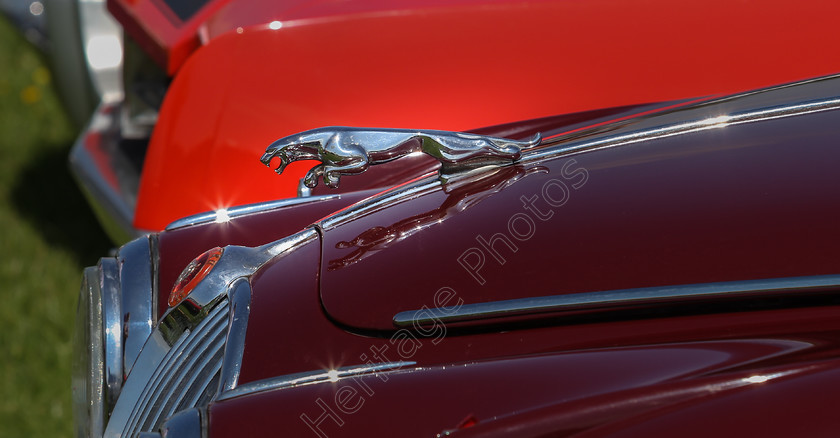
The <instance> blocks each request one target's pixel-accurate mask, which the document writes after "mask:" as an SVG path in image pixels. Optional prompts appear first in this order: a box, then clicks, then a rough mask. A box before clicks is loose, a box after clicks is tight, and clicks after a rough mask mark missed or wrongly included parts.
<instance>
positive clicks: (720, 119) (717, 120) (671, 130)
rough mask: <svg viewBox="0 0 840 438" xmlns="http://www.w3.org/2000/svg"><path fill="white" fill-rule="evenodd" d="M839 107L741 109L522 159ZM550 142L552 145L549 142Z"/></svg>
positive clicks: (832, 102)
mask: <svg viewBox="0 0 840 438" xmlns="http://www.w3.org/2000/svg"><path fill="white" fill-rule="evenodd" d="M838 108H840V98H831V99H820V100H813V101H809V102H805V103H800V104H794V105H778V106H773V107H767V108H763V109H760V110H755V111H742V112H736V113H732V114H729V115H720V116H717V117H710V118H705V119H700V120H694V121H691V122H686V123H678V124H673V125H663V126H657V127H654V128H650V129H642V130H638V131H633V132H629V133H626V134H620V135H616V136H610V137H606V138H600V139H598V140H594V141H582V142H571V143H567V144H561V145H559V146H555V147H551V146H549V147H547V148H540V149H537V150H530V151H524V152H523V155H522V159H521V160H520V162H522V163H528V162H532V161H539V160H545V159H549V158H555V157H558V156H563V155H568V154H573V153H579V152H588V151H595V150H600V149H608V148H613V147H618V146H625V145H628V144H633V143H639V142H642V141H648V140H655V139H660V138H666V137H672V136H675V135H681V134H688V133H692V132H699V131H705V130H708V129H717V128H724V127H727V126H732V125H741V124H745V123H752V122H762V121H766V120H773V119H779V118H785V117H793V116H799V115H805V114H811V113H816V112H822V111H831V110H836V109H838ZM549 144H551V143H550V142H549Z"/></svg>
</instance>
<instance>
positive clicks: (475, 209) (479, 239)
mask: <svg viewBox="0 0 840 438" xmlns="http://www.w3.org/2000/svg"><path fill="white" fill-rule="evenodd" d="M829 82H830V84H823V87H824V88H823V89H821V90H822V91H820V92H834V93H837V94H840V89H838V87H837V85H836V83H837V82H840V81H837V80H835V81H829ZM815 90H816V89H815ZM815 92H816V91H812V93H815ZM780 95H781V96H780ZM786 96H787V95H786V94H785V92H784V91H782V92H778V93H766V94H764V95H757V96H748V97H745V98H742V99H740V100H734V101H733V100H726V101H723V102H721V103H719V104H703V105H700V106H698V107H695V108H694V109H679V110H677V111H675V112H673V113H665V114H663V115H660V116H658V117H657V118H656V119H652V120H654V121H650V120H648V121H646V120H640V121H637V122H635V123H630V124H629V125H628V126H625V127H624V129H625V130H630V129H634V128H635V127H636V126H635V125H636V124H639V125H641V124H643V123H648V124H652V125H658V124H659V122H658V120H659V119H660V118H661V119H662V123H663V124H664V123H667V122H668V121H669V119H671V120H673V118H674V117H679V118H682V119H684V120H695V119H705V118H711V117H716V116H719V115H721V114H730V113H731V112H732V111H744V110H746V109H748V108H751V107H757V108H763V107H765V106H767V105H778V104H780V103H783V102H788V103H790V102H791V101H793V102H796V99H799V97H797V98H796V99H793V100H791V98H790V97H786ZM838 124H840V111H830V112H824V113H816V114H810V115H804V116H797V117H787V118H782V119H774V120H767V121H760V122H754V123H746V124H741V125H734V126H728V127H725V128H718V129H714V130H710V131H704V132H699V133H698V132H694V133H688V134H684V135H676V136H671V137H667V138H661V139H656V140H652V141H647V142H643V143H637V144H631V145H627V146H622V147H618V148H612V149H603V150H597V151H591V152H585V153H581V154H575V155H573V156H570V157H563V158H559V159H555V160H551V161H547V162H539V163H533V164H523V165H517V166H512V167H508V168H503V169H500V170H499V171H498V173H497V174H496V175H493V176H488V177H486V178H485V179H483V180H480V181H478V182H475V183H472V184H467V185H462V186H460V187H457V188H453V189H447V188H445V187H444V188H443V189H442V190H436V191H433V192H431V193H429V194H426V195H422V196H418V197H416V198H415V199H412V200H411V201H409V202H402V203H399V204H397V205H391V206H389V207H388V208H387V209H382V210H380V211H376V212H373V213H370V214H367V215H365V216H364V217H359V218H358V219H356V220H353V221H352V222H350V223H347V224H346V225H342V226H339V227H337V228H335V229H330V230H327V231H326V232H325V233H324V235H323V240H324V243H323V248H324V249H323V251H324V254H323V264H322V266H321V274H320V275H321V277H320V280H321V297H322V299H323V305H324V308H325V310H326V312H327V313H328V314H329V315H330V317H331V318H334V319H335V320H336V322H337V323H339V324H344V325H347V326H351V327H357V328H361V329H372V330H389V329H393V323H392V318H393V316H394V315H396V314H397V313H398V312H401V311H407V310H418V309H421V308H423V307H424V306H426V307H440V306H438V305H436V303H435V302H434V296H435V293H436V292H437V291H438V290H440V289H441V288H450V289H451V290H453V291H454V293H456V294H457V297H458V298H459V299H461V300H463V302H466V303H480V302H486V301H498V300H508V299H514V298H522V297H533V296H550V295H559V294H571V293H581V292H591V291H602V290H615V289H628V288H641V287H652V286H667V285H681V284H695V283H708V282H722V281H737V280H751V279H763V278H777V277H797V276H808V275H824V274H834V273H837V272H838V271H837V270H838V267H837V258H836V256H835V254H836V248H835V242H837V241H840V227H837V224H838V223H840V203H838V202H836V200H837V199H840V172H838V171H837V164H838V163H840V148H838V147H837V145H838V135H837V130H836V126H838ZM616 129H617V128H616ZM616 132H621V131H620V130H616ZM592 138H593V139H594V138H597V137H595V136H592ZM462 209H463V210H462ZM396 236H400V237H396ZM491 247H492V248H491ZM481 264H483V266H481V267H480V269H479V265H481ZM374 279H375V280H374Z"/></svg>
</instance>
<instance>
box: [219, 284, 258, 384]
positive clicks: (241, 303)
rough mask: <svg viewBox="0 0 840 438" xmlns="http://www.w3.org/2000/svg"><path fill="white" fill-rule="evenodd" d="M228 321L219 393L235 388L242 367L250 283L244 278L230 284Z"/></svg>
mask: <svg viewBox="0 0 840 438" xmlns="http://www.w3.org/2000/svg"><path fill="white" fill-rule="evenodd" d="M228 299H229V300H230V322H229V324H228V326H229V327H230V330H229V331H228V335H227V340H226V341H225V355H224V359H222V375H221V379H220V380H219V393H223V392H225V391H230V390H232V389H234V388H236V385H237V383H238V381H239V370H240V368H241V367H242V354H243V352H244V350H245V332H246V330H247V328H248V317H249V316H250V313H251V285H250V283H248V280H247V279H246V278H240V279H238V280H236V281H234V282H233V284H231V285H230V288H229V292H228Z"/></svg>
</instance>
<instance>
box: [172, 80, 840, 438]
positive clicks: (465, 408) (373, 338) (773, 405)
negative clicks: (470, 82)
mask: <svg viewBox="0 0 840 438" xmlns="http://www.w3.org/2000/svg"><path fill="white" fill-rule="evenodd" d="M827 96H840V79H830V80H824V81H818V82H814V83H811V84H806V85H800V86H797V87H793V88H783V89H779V90H776V91H770V92H765V93H758V94H752V95H747V96H742V97H739V98H736V99H725V100H721V101H718V102H710V103H702V104H698V105H696V106H694V107H691V108H680V109H677V110H673V111H666V112H662V113H658V114H652V115H649V116H647V117H643V118H640V119H632V120H623V121H621V122H618V123H616V124H612V125H599V126H597V127H596V128H594V129H592V130H579V131H575V132H574V133H572V134H570V135H560V136H557V137H554V138H553V139H552V140H549V141H548V145H546V147H550V146H551V145H552V144H555V143H556V144H561V143H562V142H565V141H571V140H570V139H571V138H575V139H582V138H587V139H590V140H591V139H595V138H599V136H604V135H614V134H617V133H621V132H629V131H632V130H634V129H641V128H643V127H655V126H660V125H667V124H669V123H674V122H679V121H685V120H694V119H696V118H701V119H702V118H704V117H718V116H720V115H725V114H731V113H733V112H734V113H737V112H741V111H749V110H751V109H755V108H766V107H768V106H778V105H790V104H794V103H801V102H808V101H813V100H814V99H817V98H825V97H827ZM838 123H840V110H832V111H826V112H817V113H812V114H806V115H798V116H795V117H786V118H779V119H774V120H765V121H758V122H753V123H745V124H740V125H730V126H726V127H722V128H716V129H708V130H703V131H697V132H692V133H688V134H682V135H675V136H671V137H665V138H659V139H655V140H649V141H646V142H642V143H635V144H629V145H625V146H621V147H616V148H611V149H602V150H594V151H589V152H584V153H579V154H575V155H574V156H565V157H561V158H556V159H552V160H547V161H542V162H536V163H527V164H520V165H516V166H508V167H504V168H500V169H498V170H497V171H496V172H489V171H488V172H487V174H485V177H484V178H481V179H478V180H476V181H474V182H472V183H462V184H459V185H455V186H451V187H445V186H443V185H442V184H440V183H438V186H437V187H436V188H435V189H434V190H431V192H430V193H428V194H424V195H422V196H416V197H413V198H410V199H406V200H404V201H402V202H399V203H396V204H392V205H390V206H389V207H388V208H386V209H383V210H379V211H374V212H373V213H370V214H367V215H364V216H358V217H356V218H355V220H353V221H351V222H349V223H346V224H343V225H340V226H337V227H334V228H330V227H328V226H326V225H324V224H328V221H326V222H322V223H321V224H320V225H318V227H319V231H320V234H319V238H318V239H315V240H313V241H310V242H309V243H307V244H304V245H302V246H301V247H299V248H298V249H296V250H295V251H292V252H290V253H288V254H286V255H284V256H281V257H278V258H276V259H275V260H273V261H272V262H271V263H269V264H268V265H266V266H264V267H263V268H262V269H261V270H260V271H258V272H257V273H256V274H255V275H254V276H253V277H252V279H251V284H252V288H253V291H252V300H251V306H250V317H249V320H248V329H247V337H246V343H245V349H244V354H243V358H242V368H241V374H240V376H239V384H240V385H247V384H249V383H253V382H256V381H260V380H263V379H269V378H273V377H277V376H284V375H288V374H293V373H300V372H313V371H315V372H318V371H327V370H331V369H336V368H340V367H347V366H359V365H364V364H368V363H374V364H375V363H382V362H397V361H410V362H412V363H411V364H406V365H404V366H402V367H400V368H399V369H397V370H394V371H389V372H384V373H381V374H378V375H373V374H369V375H365V376H362V377H356V378H345V379H342V380H338V381H337V382H323V383H316V384H308V385H300V386H297V387H292V388H286V389H282V390H274V391H268V392H264V393H259V394H252V395H248V396H243V397H239V398H233V399H228V400H222V401H219V402H216V403H213V404H211V406H210V407H209V411H208V414H209V428H210V434H209V435H210V436H211V437H228V436H242V435H275V434H277V433H284V434H287V435H289V436H377V435H379V436H424V437H428V436H435V434H438V433H441V432H444V431H452V430H454V429H456V428H458V427H459V425H462V426H463V425H469V427H466V428H463V429H460V430H457V431H455V432H453V436H465V437H473V436H487V437H500V436H546V435H548V436H556V435H569V434H581V435H583V436H586V435H587V434H589V435H590V436H601V435H611V436H612V435H621V434H632V435H634V436H639V435H653V436H658V435H673V434H675V433H676V432H679V433H682V434H685V433H686V428H687V427H688V428H691V430H689V431H688V433H690V434H695V435H697V436H699V435H700V434H701V433H713V432H720V431H724V432H727V433H729V434H748V433H752V432H755V431H760V432H765V433H773V432H775V431H779V432H783V433H791V434H794V433H796V432H802V431H805V432H807V433H806V434H807V435H814V434H815V433H816V434H818V433H820V432H824V431H830V432H834V431H835V430H836V428H835V427H834V426H835V425H834V422H833V421H832V420H831V419H832V418H834V417H832V416H831V415H832V414H831V412H830V411H829V410H828V409H827V408H826V406H827V405H830V401H833V400H835V396H834V395H833V394H831V396H830V397H832V398H830V399H829V403H828V404H826V403H825V402H824V401H823V399H822V395H821V394H823V393H824V391H823V389H824V388H826V387H831V386H832V385H835V384H836V383H837V380H838V378H840V377H839V376H840V367H838V365H840V360H838V357H840V343H838V341H837V340H838V339H840V300H838V299H837V298H836V297H835V296H833V295H832V294H831V293H822V294H812V295H805V294H797V293H792V294H789V295H788V296H785V297H776V296H768V297H758V298H755V297H753V298H750V299H741V300H728V301H703V302H695V303H688V304H679V305H670V306H662V307H658V308H653V309H643V310H640V309H631V310H626V309H625V310H620V311H613V312H605V313H603V314H583V315H575V314H572V315H567V314H546V315H540V316H539V317H530V316H526V317H522V318H519V319H517V320H501V319H500V320H491V321H485V322H480V323H474V324H471V325H457V324H449V325H444V324H442V323H440V324H433V325H431V326H428V327H411V328H408V329H398V328H397V327H395V326H394V325H393V323H392V322H391V318H392V317H393V316H394V314H395V313H396V312H398V311H402V310H411V309H420V308H422V307H423V306H428V307H436V306H439V305H441V304H446V303H441V302H439V301H438V302H436V299H435V292H436V291H437V290H439V289H440V288H441V287H442V286H448V287H451V288H452V289H453V290H454V291H455V292H456V294H455V295H453V296H452V297H453V298H454V299H458V300H463V301H462V302H464V303H475V302H484V301H490V300H498V299H510V298H522V297H527V296H541V295H554V294H561V293H576V292H586V291H596V290H605V289H625V288H630V287H643V286H654V285H671V284H687V283H702V282H713V281H726V280H747V279H756V278H773V277H788V276H800V275H818V274H837V273H838V270H837V263H836V261H837V257H836V255H835V254H836V251H835V249H834V246H835V245H834V243H835V242H837V241H838V237H840V230H838V229H837V227H836V224H837V223H838V220H839V219H840V204H838V202H837V200H838V199H840V184H839V183H840V174H838V172H837V171H836V168H837V164H838V163H840V151H838V147H837V145H838V144H840V133H838V131H837V129H836V126H838ZM572 160H574V162H572ZM564 166H566V167H565V169H566V171H565V173H564V171H563V169H564ZM584 170H585V172H584ZM584 176H585V179H584ZM553 180H556V181H561V182H562V183H563V184H566V185H567V188H568V199H567V200H566V202H565V203H563V205H556V206H554V207H552V208H553V209H552V210H551V211H552V212H553V215H552V216H551V217H550V218H549V217H548V213H547V212H548V211H549V209H548V207H546V204H548V203H549V201H550V200H552V199H554V200H555V201H558V200H559V193H560V192H556V191H548V192H546V193H547V194H546V193H544V192H543V189H544V187H547V186H546V184H547V183H550V182H551V181H553ZM430 181H432V180H431V179H429V180H421V181H420V182H419V183H424V182H430ZM551 184H554V185H551ZM557 184H559V183H550V185H548V187H549V190H559V189H558V187H559V185H557ZM575 185H577V188H575ZM522 196H525V197H526V200H527V199H528V198H527V197H528V196H535V197H536V201H538V202H544V203H546V204H533V203H532V204H530V205H531V208H532V209H534V210H530V211H529V210H526V209H524V207H523V204H522V198H521V197H522ZM552 196H554V197H553V198H552ZM555 203H556V204H559V202H555ZM535 205H536V206H538V207H539V208H540V210H539V211H536V207H534V206H535ZM514 214H528V215H531V217H532V221H533V223H534V224H535V226H534V233H533V236H531V237H530V238H528V239H522V240H518V239H515V238H514V237H511V242H515V244H516V245H517V251H516V252H513V251H511V252H508V253H502V252H501V251H503V250H504V248H502V246H501V244H499V251H500V255H501V256H503V257H505V263H504V264H503V265H501V266H494V265H493V263H494V260H493V257H492V255H490V253H489V252H488V253H487V254H486V260H485V269H483V270H482V271H480V273H481V274H482V276H483V278H484V280H485V283H484V284H483V285H479V284H478V283H477V282H476V280H475V278H474V277H473V276H472V275H471V274H470V273H469V272H467V271H466V270H465V269H464V267H463V266H462V265H461V264H460V263H459V262H458V257H459V256H460V255H461V254H463V252H464V251H465V250H466V249H468V248H470V247H473V246H480V244H479V243H477V241H476V236H478V235H481V236H485V237H488V238H489V236H491V235H493V234H494V233H497V232H499V233H508V234H509V236H513V232H512V231H511V230H510V229H508V223H509V221H510V218H511V217H514ZM304 216H306V215H304ZM269 217H274V215H271V216H269V215H267V216H266V217H265V218H266V219H268V218H269ZM520 217H521V216H520ZM539 217H543V219H540V218H539ZM307 218H308V216H307V217H301V218H299V219H296V220H300V221H303V220H304V219H307ZM523 223H524V222H523ZM514 230H516V228H514ZM520 230H521V229H520ZM284 232H291V228H289V229H285V230H284ZM166 234H168V233H164V235H162V236H161V239H162V241H163V240H164V239H169V238H168V237H165V236H166ZM185 235H186V234H185ZM183 241H184V242H186V241H187V239H186V238H184V240H183ZM170 242H174V241H170ZM342 242H344V243H342ZM204 244H209V243H208V242H205V243H204ZM213 244H216V243H215V242H213ZM170 245H171V244H170ZM167 248H168V249H167V251H174V247H173V246H168V247H167ZM164 256H165V255H164ZM164 256H162V257H164ZM449 303H450V304H451V302H449ZM787 403H795V405H796V406H795V407H794V408H793V409H794V410H792V411H788V412H789V413H787V414H786V413H785V411H784V407H785V406H786V404H787ZM762 409H766V410H767V412H770V413H772V418H765V417H764V416H762V415H761V412H762V411H761V410H762ZM744 410H749V411H747V412H743V411H744ZM322 413H325V414H324V415H327V414H329V415H327V416H325V417H323V420H324V421H323V422H321V423H319V424H318V427H317V430H313V428H311V427H310V425H308V424H307V422H306V419H307V418H308V419H309V421H310V422H311V420H314V419H316V418H319V416H320V415H321V414H322ZM742 413H743V415H742ZM302 416H305V417H302ZM710 418H714V419H721V421H720V422H717V421H708V420H709V419H710ZM803 421H804V422H803ZM815 428H816V429H815Z"/></svg>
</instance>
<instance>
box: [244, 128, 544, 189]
mask: <svg viewBox="0 0 840 438" xmlns="http://www.w3.org/2000/svg"><path fill="white" fill-rule="evenodd" d="M540 140H541V136H540V134H536V135H535V136H534V137H533V138H532V139H531V140H528V141H518V140H509V139H505V138H498V137H489V136H484V135H476V134H467V133H461V132H451V131H417V130H410V129H385V128H383V129H376V128H348V127H328V128H318V129H313V130H310V131H304V132H301V133H299V134H295V135H290V136H288V137H284V138H281V139H280V140H277V141H275V142H274V143H272V144H271V145H270V146H269V147H268V149H266V151H265V154H263V156H262V157H261V158H260V161H262V162H263V164H265V165H266V166H270V165H271V159H272V158H274V157H278V158H280V165H279V166H278V167H277V169H276V170H275V172H277V173H278V174H280V173H283V170H284V169H285V168H286V166H287V165H288V164H289V163H291V162H293V161H298V160H318V161H320V162H321V164H319V165H317V166H315V167H313V168H312V169H310V170H309V172H307V173H306V177H305V178H304V180H303V181H304V184H305V185H306V186H307V187H310V188H313V187H315V186H317V185H318V179H319V178H323V180H324V183H325V184H326V185H327V186H329V187H332V188H335V187H338V184H339V181H340V178H341V176H342V175H356V174H359V173H362V172H364V171H365V170H367V168H368V167H369V166H370V165H373V164H381V163H386V162H388V161H391V160H395V159H397V158H400V157H404V156H406V155H409V154H412V153H415V152H424V153H426V154H428V155H431V156H432V157H435V158H437V159H438V160H439V161H440V162H441V163H442V167H441V174H442V175H451V174H453V173H456V172H458V171H461V170H465V169H471V168H475V167H479V166H484V165H488V164H505V163H512V162H515V161H516V160H518V159H519V157H520V153H521V149H522V148H529V147H533V146H536V145H537V144H539V143H540Z"/></svg>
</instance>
